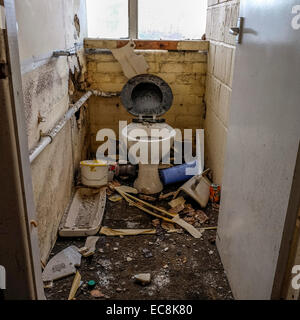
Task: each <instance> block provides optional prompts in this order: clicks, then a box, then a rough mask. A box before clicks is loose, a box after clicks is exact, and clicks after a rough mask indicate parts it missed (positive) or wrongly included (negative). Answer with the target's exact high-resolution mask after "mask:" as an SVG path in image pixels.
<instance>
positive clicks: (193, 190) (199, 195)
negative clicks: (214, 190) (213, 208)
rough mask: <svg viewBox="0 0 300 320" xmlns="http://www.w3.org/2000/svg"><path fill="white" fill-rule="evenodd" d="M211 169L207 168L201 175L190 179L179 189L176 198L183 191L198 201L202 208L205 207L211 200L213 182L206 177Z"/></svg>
mask: <svg viewBox="0 0 300 320" xmlns="http://www.w3.org/2000/svg"><path fill="white" fill-rule="evenodd" d="M209 170H210V169H207V170H205V171H204V172H203V173H202V174H201V175H197V176H194V177H192V178H191V179H190V180H188V181H187V182H186V183H185V184H184V185H182V186H181V187H180V188H179V189H178V190H177V192H176V194H175V196H174V198H176V197H177V196H178V194H179V193H180V191H183V192H185V193H186V194H187V195H189V196H190V197H191V198H193V199H194V200H195V201H197V202H198V203H199V204H200V206H201V207H202V208H205V207H206V206H207V203H208V200H209V195H210V186H211V182H210V181H209V180H208V178H207V177H206V174H207V173H208V172H209Z"/></svg>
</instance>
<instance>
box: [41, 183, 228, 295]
mask: <svg viewBox="0 0 300 320" xmlns="http://www.w3.org/2000/svg"><path fill="white" fill-rule="evenodd" d="M130 179H131V178H129V180H126V182H124V181H122V183H120V182H119V181H117V180H114V181H112V182H110V185H108V187H107V190H108V192H107V194H108V197H110V196H112V195H114V194H116V192H118V194H119V195H120V196H121V197H122V199H121V200H119V201H117V202H112V201H108V202H107V203H106V208H105V214H104V221H103V227H101V228H100V231H99V240H98V241H97V242H96V243H95V249H94V250H92V251H93V252H94V253H93V254H92V255H90V256H89V257H86V258H84V259H82V260H81V264H80V268H79V271H80V275H81V278H82V279H81V281H79V287H78V289H77V291H76V293H75V295H74V296H73V299H76V300H93V299H232V294H231V291H230V288H229V286H228V282H227V279H226V276H225V274H224V271H223V267H222V263H221V261H220V258H219V255H218V252H217V250H216V247H215V239H216V224H217V218H218V209H219V205H217V204H213V203H209V204H208V206H207V207H206V208H204V209H203V208H201V206H199V203H198V202H197V201H194V199H193V198H190V197H189V196H188V195H187V194H183V195H182V196H181V197H182V198H183V200H182V199H181V200H177V199H179V198H176V199H175V200H177V201H179V204H180V202H181V204H183V209H182V210H180V212H179V213H178V214H177V213H172V212H171V213H170V212H169V211H170V210H171V209H172V207H171V206H170V205H169V202H171V198H172V197H174V194H175V193H176V190H177V189H178V187H180V185H176V184H175V185H173V186H171V187H165V189H164V193H161V194H160V195H155V196H154V197H156V201H154V202H151V201H149V200H148V201H147V200H142V199H140V194H138V193H137V190H136V189H134V188H132V187H131V185H132V182H133V181H132V179H131V180H130ZM132 194H138V196H137V197H134V196H133V195H132ZM181 197H180V198H181ZM150 202H151V203H150ZM172 204H173V203H172ZM177 205H178V204H177ZM170 208H171V209H170ZM175 208H176V201H175ZM145 212H146V213H147V214H144V213H145ZM176 219H178V221H176ZM174 220H175V221H174ZM185 220H187V221H185ZM183 223H184V225H183ZM189 228H192V229H191V230H187V229H189ZM194 232H195V233H194ZM189 233H190V234H192V235H193V233H194V236H192V237H191V235H190V234H189ZM129 235H131V236H129ZM86 241H87V239H86V238H80V237H75V238H74V237H73V238H72V237H70V238H59V239H58V240H57V242H56V245H55V247H54V249H53V253H52V254H51V255H53V254H54V253H59V252H61V251H62V250H63V249H64V248H66V247H69V246H70V245H72V246H75V248H76V250H77V247H78V248H82V247H85V246H86ZM77 253H78V254H79V252H78V251H77ZM52 259H53V258H52ZM50 261H51V260H50ZM50 261H49V262H50ZM75 272H76V269H75V270H73V273H72V274H75ZM77 280H78V279H77ZM73 283H74V286H75V278H74V277H64V278H63V279H61V280H60V279H57V280H56V281H55V282H51V281H49V282H48V283H47V284H48V285H49V284H52V287H51V285H49V286H48V287H47V288H45V292H46V296H47V298H48V299H50V300H51V299H63V300H66V299H68V297H69V296H70V298H72V295H71V291H70V288H71V287H72V285H73ZM45 285H46V283H45ZM77 285H78V281H77V282H76V286H77ZM76 286H75V288H76ZM73 291H74V290H73ZM125 292H126V294H124V293H125ZM212 292H213V293H214V295H213V296H212Z"/></svg>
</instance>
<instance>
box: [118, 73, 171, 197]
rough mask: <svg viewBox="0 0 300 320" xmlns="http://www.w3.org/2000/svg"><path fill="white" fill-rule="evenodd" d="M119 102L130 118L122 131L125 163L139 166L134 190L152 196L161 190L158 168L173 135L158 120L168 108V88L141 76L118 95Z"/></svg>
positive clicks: (130, 81) (162, 83)
mask: <svg viewBox="0 0 300 320" xmlns="http://www.w3.org/2000/svg"><path fill="white" fill-rule="evenodd" d="M121 101H122V104H123V105H124V107H125V108H126V109H127V111H128V112H129V113H130V114H132V115H134V116H135V117H136V118H134V119H133V121H132V123H130V124H129V125H128V126H126V127H125V128H123V130H122V134H121V136H122V138H123V139H124V140H125V141H126V142H127V148H128V150H129V161H130V162H131V163H133V164H139V174H138V177H137V179H136V180H135V182H134V187H135V188H136V189H137V190H138V191H139V192H140V193H144V194H155V193H158V192H160V191H162V189H163V185H162V183H161V181H160V178H159V172H158V165H159V162H160V160H161V159H163V158H164V157H166V156H168V154H169V152H170V148H171V146H172V144H173V142H174V137H175V135H176V131H175V130H174V129H173V128H172V127H171V126H169V125H168V124H167V123H166V122H165V120H164V119H161V118H159V117H160V116H161V115H163V114H164V113H166V112H167V111H168V110H169V109H170V108H171V106H172V102H173V94H172V90H171V88H170V86H169V85H168V84H167V83H166V82H165V81H164V80H163V79H161V78H159V77H157V76H154V75H151V74H144V75H138V76H136V77H133V78H131V79H130V80H129V81H128V82H127V84H126V85H125V86H124V88H123V90H122V92H121Z"/></svg>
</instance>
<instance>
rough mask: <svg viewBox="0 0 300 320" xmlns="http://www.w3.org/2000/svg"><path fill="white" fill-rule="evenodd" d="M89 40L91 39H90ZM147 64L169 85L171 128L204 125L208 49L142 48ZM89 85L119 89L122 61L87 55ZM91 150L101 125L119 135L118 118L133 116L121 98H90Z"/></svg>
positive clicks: (103, 55)
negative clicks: (123, 104)
mask: <svg viewBox="0 0 300 320" xmlns="http://www.w3.org/2000/svg"><path fill="white" fill-rule="evenodd" d="M89 41H90V40H89ZM137 54H142V55H144V57H145V58H146V61H147V63H148V64H149V70H148V73H151V74H154V75H157V76H159V77H161V78H162V79H164V80H165V81H166V82H167V83H168V84H169V85H170V86H171V88H172V91H173V94H174V102H173V106H172V108H171V109H170V110H169V111H168V112H167V113H166V114H165V115H164V116H163V118H165V119H166V121H167V123H168V124H170V125H171V126H172V127H173V128H179V129H185V128H191V129H201V128H203V125H204V113H205V107H204V103H203V101H204V93H205V83H206V70H207V53H206V52H197V51H190V52H188V51H186V52H184V51H177V52H175V51H162V50H142V51H137ZM87 68H88V77H87V82H88V84H87V85H88V87H90V88H91V89H95V90H103V91H121V90H122V88H123V86H124V85H125V84H126V82H127V81H128V79H127V78H126V77H125V76H124V74H123V71H122V68H121V65H120V64H119V62H118V61H117V60H115V58H114V57H113V55H112V54H111V53H109V52H106V53H100V54H99V53H97V54H90V55H88V56H87ZM89 114H90V129H91V151H92V152H93V153H95V152H96V150H97V148H98V146H99V144H100V143H99V142H96V134H97V132H98V130H100V129H102V128H111V129H113V130H115V132H116V134H117V135H118V122H119V120H123V121H128V122H129V121H131V119H132V116H131V115H130V114H128V112H127V111H126V109H125V108H124V107H123V106H122V104H121V101H120V98H118V97H114V98H99V97H92V98H90V100H89Z"/></svg>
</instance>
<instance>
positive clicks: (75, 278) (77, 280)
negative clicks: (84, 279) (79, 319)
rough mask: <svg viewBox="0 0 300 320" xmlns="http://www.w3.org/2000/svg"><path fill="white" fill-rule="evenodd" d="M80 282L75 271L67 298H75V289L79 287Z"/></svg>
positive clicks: (78, 275) (79, 276) (78, 274)
mask: <svg viewBox="0 0 300 320" xmlns="http://www.w3.org/2000/svg"><path fill="white" fill-rule="evenodd" d="M80 282H81V275H80V273H79V272H78V271H77V272H76V275H75V277H74V280H73V283H72V287H71V290H70V294H69V297H68V300H73V299H74V298H75V295H76V293H77V290H78V288H79V287H80Z"/></svg>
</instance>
